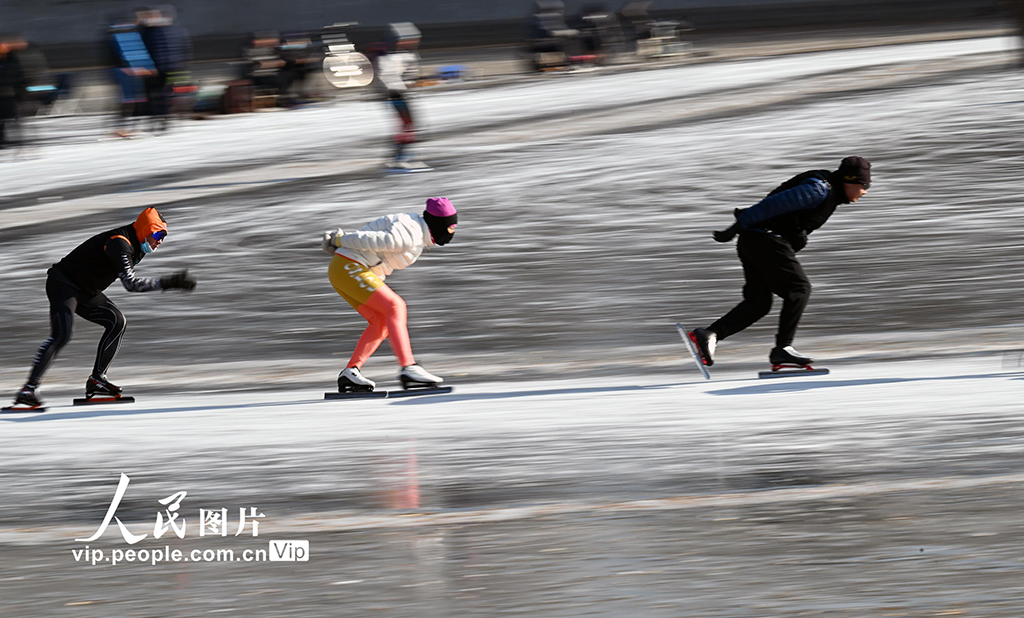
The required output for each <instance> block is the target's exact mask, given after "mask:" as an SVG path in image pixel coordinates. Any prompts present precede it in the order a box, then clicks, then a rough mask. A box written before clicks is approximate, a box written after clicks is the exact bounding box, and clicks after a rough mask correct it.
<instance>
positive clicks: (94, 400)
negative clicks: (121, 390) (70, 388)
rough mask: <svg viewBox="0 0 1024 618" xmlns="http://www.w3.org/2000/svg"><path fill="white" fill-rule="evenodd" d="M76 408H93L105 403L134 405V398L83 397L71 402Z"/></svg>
mask: <svg viewBox="0 0 1024 618" xmlns="http://www.w3.org/2000/svg"><path fill="white" fill-rule="evenodd" d="M72 403H73V404H74V405H76V406H95V405H100V404H105V403H135V398H134V397H84V398H81V399H75V400H74V401H73V402H72Z"/></svg>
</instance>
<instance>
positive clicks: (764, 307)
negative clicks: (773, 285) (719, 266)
mask: <svg viewBox="0 0 1024 618" xmlns="http://www.w3.org/2000/svg"><path fill="white" fill-rule="evenodd" d="M771 309H772V293H771V292H769V291H768V289H767V288H764V287H763V286H761V285H760V284H757V283H755V284H753V285H751V284H750V283H748V284H747V285H744V286H743V300H742V301H740V303H739V304H738V305H736V306H735V307H733V308H732V309H731V310H730V311H729V313H727V314H725V315H724V316H722V317H721V318H719V319H718V320H716V321H715V322H714V323H713V324H712V325H711V326H709V327H708V330H710V331H711V332H713V333H715V334H716V335H718V340H719V341H721V340H723V339H726V338H727V337H731V336H732V335H735V334H736V333H738V332H740V331H742V330H745V329H747V328H748V327H750V326H751V325H752V324H754V323H755V322H757V321H758V320H760V319H761V318H763V317H764V316H766V315H767V314H768V312H769V311H771Z"/></svg>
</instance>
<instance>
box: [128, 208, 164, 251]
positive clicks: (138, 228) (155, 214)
mask: <svg viewBox="0 0 1024 618" xmlns="http://www.w3.org/2000/svg"><path fill="white" fill-rule="evenodd" d="M132 227H134V228H135V235H136V236H138V237H139V242H140V243H144V242H146V239H147V238H148V237H149V236H150V235H151V234H153V233H154V232H159V231H160V230H163V231H164V233H167V222H166V221H164V218H163V216H161V215H160V211H158V210H157V209H156V208H153V207H152V206H150V207H149V208H147V209H146V210H143V211H142V213H140V214H139V218H138V219H136V220H135V223H133V224H132Z"/></svg>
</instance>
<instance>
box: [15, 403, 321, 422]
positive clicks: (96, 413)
mask: <svg viewBox="0 0 1024 618" xmlns="http://www.w3.org/2000/svg"><path fill="white" fill-rule="evenodd" d="M319 401H321V400H319V399H304V400H301V401H287V402H266V403H262V402H261V403H240V404H234V405H230V404H229V405H209V406H202V405H197V406H181V407H177V408H137V407H128V406H130V405H131V404H111V405H110V406H104V407H103V408H85V409H82V410H81V411H78V410H74V411H71V410H69V411H67V412H57V413H55V414H54V413H50V412H31V411H29V412H5V413H4V414H32V415H33V416H21V417H17V418H4V416H2V415H0V421H5V422H8V423H38V422H41V421H61V420H67V419H83V418H98V417H102V416H137V415H140V414H174V413H177V412H202V411H203V410H217V411H218V412H219V411H222V410H243V409H247V408H271V407H278V406H299V405H307V404H310V403H314V402H319Z"/></svg>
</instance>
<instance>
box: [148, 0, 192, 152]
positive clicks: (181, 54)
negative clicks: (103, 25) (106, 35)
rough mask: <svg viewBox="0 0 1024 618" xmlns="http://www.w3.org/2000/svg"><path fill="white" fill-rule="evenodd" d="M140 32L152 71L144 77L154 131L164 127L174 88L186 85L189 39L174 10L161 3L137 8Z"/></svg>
mask: <svg viewBox="0 0 1024 618" xmlns="http://www.w3.org/2000/svg"><path fill="white" fill-rule="evenodd" d="M138 21H139V33H140V34H141V35H142V42H143V43H145V45H146V50H147V51H148V52H149V56H150V58H152V59H153V66H154V67H155V69H156V70H155V71H154V72H153V73H151V74H149V75H147V76H145V77H144V78H143V81H144V83H145V85H146V98H147V99H148V109H147V111H148V115H149V116H150V119H151V121H152V126H153V130H154V131H155V132H161V131H166V130H167V123H168V118H169V116H170V113H171V109H172V106H173V104H174V101H175V94H176V90H175V89H176V88H177V89H178V90H181V91H184V90H187V88H188V82H189V80H190V77H189V63H190V62H191V60H192V41H191V39H190V38H189V36H188V33H187V32H186V30H185V29H184V28H183V27H181V26H180V25H178V23H177V11H176V10H175V9H174V7H173V6H170V5H163V6H159V7H153V8H145V9H140V10H139V11H138Z"/></svg>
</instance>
